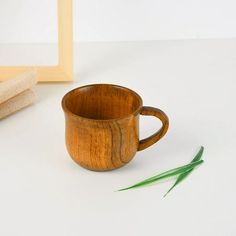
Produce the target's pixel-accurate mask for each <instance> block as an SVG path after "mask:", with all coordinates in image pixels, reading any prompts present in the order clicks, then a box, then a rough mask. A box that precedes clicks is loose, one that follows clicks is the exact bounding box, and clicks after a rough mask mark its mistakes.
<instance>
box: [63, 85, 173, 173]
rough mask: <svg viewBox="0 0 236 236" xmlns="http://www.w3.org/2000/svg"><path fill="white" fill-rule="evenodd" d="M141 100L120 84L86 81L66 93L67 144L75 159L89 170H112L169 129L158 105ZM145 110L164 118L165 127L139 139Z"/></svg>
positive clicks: (155, 140)
mask: <svg viewBox="0 0 236 236" xmlns="http://www.w3.org/2000/svg"><path fill="white" fill-rule="evenodd" d="M142 103H143V102H142V99H141V97H140V96H139V95H138V94H137V93H135V92H134V91H132V90H130V89H127V88H124V87H121V86H118V85H109V84H95V85H87V86H84V87H80V88H77V89H74V90H72V91H71V92H69V93H68V94H66V95H65V96H64V98H63V100H62V107H63V110H64V113H65V119H66V146H67V150H68V152H69V154H70V156H71V157H72V159H73V160H74V161H75V162H76V163H78V164H79V165H81V166H83V167H85V168H87V169H90V170H95V171H105V170H112V169H116V168H119V167H122V166H123V165H125V164H126V163H128V162H130V160H131V159H132V158H133V157H134V155H135V153H136V152H137V151H138V150H142V149H144V148H146V147H148V146H150V145H151V144H153V143H155V142H157V141H158V140H159V139H160V138H161V137H163V135H164V134H165V133H166V131H167V129H168V125H167V124H168V118H167V117H166V115H164V113H163V112H162V113H161V111H160V110H158V109H157V110H155V111H153V110H150V109H149V108H148V109H147V108H145V107H144V108H143V107H142ZM152 109H155V108H152ZM147 110H148V114H147V113H145V111H147ZM142 112H143V113H145V115H154V116H156V117H158V118H159V119H161V120H162V121H163V127H164V128H162V129H161V130H160V131H158V132H157V133H156V134H154V135H153V136H151V137H149V138H148V139H147V140H143V141H141V143H140V142H139V115H140V113H142ZM151 113H152V114H151ZM165 118H166V119H167V121H165Z"/></svg>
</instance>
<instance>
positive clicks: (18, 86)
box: [0, 71, 37, 104]
mask: <svg viewBox="0 0 236 236" xmlns="http://www.w3.org/2000/svg"><path fill="white" fill-rule="evenodd" d="M36 83H37V73H36V72H35V71H30V72H26V73H23V74H20V75H18V76H17V77H15V78H13V79H9V80H7V81H5V82H2V83H0V104H1V103H3V102H5V101H7V100H8V99H10V98H12V97H15V96H16V95H17V94H19V93H22V92H23V91H25V90H27V89H30V88H31V87H32V86H33V85H35V84H36Z"/></svg>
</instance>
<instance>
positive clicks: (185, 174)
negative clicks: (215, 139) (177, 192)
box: [164, 146, 204, 197]
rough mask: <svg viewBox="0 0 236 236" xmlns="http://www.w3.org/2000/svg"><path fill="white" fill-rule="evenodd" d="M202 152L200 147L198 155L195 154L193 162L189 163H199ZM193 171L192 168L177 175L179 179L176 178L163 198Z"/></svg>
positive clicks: (202, 149) (202, 148)
mask: <svg viewBox="0 0 236 236" xmlns="http://www.w3.org/2000/svg"><path fill="white" fill-rule="evenodd" d="M203 151H204V147H203V146H201V148H200V150H199V151H198V153H197V154H196V156H195V157H194V158H193V160H192V161H191V163H194V162H196V161H199V160H200V159H201V157H202V154H203ZM193 170H194V168H192V169H190V170H188V171H186V172H185V173H182V174H180V175H179V177H178V178H177V180H176V181H175V183H174V184H173V186H172V187H171V188H170V189H169V190H168V191H167V193H166V194H165V195H164V197H166V195H167V194H168V193H169V192H170V191H171V190H172V189H173V188H174V187H175V186H176V185H178V184H179V183H180V182H182V181H183V180H184V179H185V178H187V177H188V176H189V175H190V173H191V172H192V171H193Z"/></svg>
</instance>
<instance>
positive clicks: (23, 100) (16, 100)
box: [0, 89, 36, 120]
mask: <svg viewBox="0 0 236 236" xmlns="http://www.w3.org/2000/svg"><path fill="white" fill-rule="evenodd" d="M35 100H36V95H35V93H34V91H33V90H31V89H28V90H26V91H24V92H22V93H20V94H18V95H16V96H15V97H13V98H11V99H9V100H7V101H5V102H3V103H1V104H0V120H1V119H3V118H5V117H7V116H9V115H10V114H12V113H14V112H16V111H19V110H21V109H22V108H24V107H27V106H29V105H30V104H32V103H34V102H35Z"/></svg>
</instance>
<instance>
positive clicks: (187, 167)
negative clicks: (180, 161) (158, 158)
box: [118, 160, 203, 191]
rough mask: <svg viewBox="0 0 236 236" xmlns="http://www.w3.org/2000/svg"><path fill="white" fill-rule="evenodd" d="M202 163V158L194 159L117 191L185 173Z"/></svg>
mask: <svg viewBox="0 0 236 236" xmlns="http://www.w3.org/2000/svg"><path fill="white" fill-rule="evenodd" d="M202 163H203V160H199V161H196V162H193V163H190V164H187V165H184V166H180V167H177V168H174V169H171V170H168V171H165V172H163V173H161V174H158V175H155V176H153V177H151V178H148V179H145V180H143V181H141V182H139V183H137V184H135V185H132V186H130V187H127V188H123V189H119V190H118V191H124V190H128V189H133V188H138V187H143V186H146V185H149V184H151V183H154V182H157V181H159V180H162V179H166V178H170V177H172V176H176V175H179V174H182V173H185V172H186V171H189V170H191V169H193V168H194V167H196V166H198V165H200V164H202Z"/></svg>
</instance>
